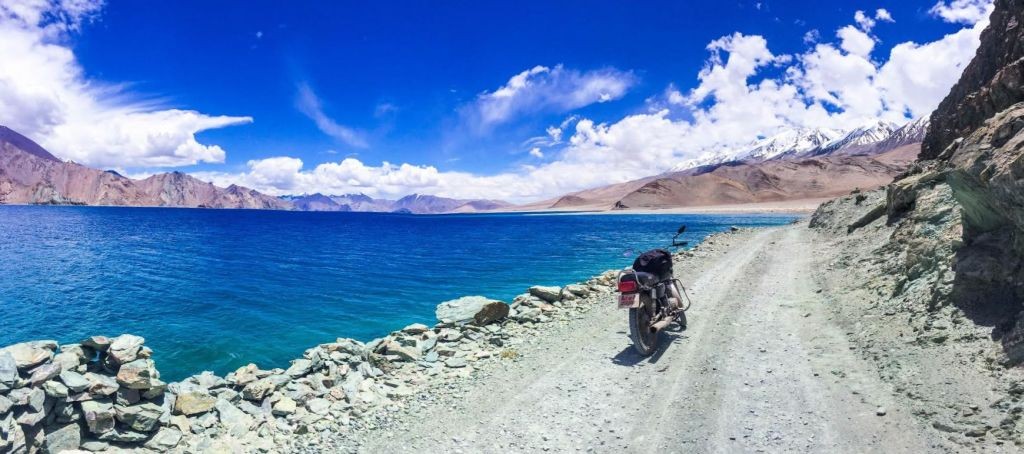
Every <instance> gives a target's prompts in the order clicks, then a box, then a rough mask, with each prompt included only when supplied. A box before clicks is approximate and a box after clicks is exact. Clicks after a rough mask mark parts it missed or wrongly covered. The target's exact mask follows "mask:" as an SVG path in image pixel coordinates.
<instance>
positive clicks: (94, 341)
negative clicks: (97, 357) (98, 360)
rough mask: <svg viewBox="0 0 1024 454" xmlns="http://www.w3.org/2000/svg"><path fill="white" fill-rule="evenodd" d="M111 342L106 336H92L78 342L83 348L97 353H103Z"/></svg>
mask: <svg viewBox="0 0 1024 454" xmlns="http://www.w3.org/2000/svg"><path fill="white" fill-rule="evenodd" d="M111 342H112V340H111V339H110V338H109V337H107V336H92V337H90V338H88V339H86V340H83V341H82V342H80V344H82V346H83V347H89V348H91V349H93V350H96V351H98V352H105V351H107V349H108V348H110V343H111Z"/></svg>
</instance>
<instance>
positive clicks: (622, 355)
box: [612, 326, 686, 367]
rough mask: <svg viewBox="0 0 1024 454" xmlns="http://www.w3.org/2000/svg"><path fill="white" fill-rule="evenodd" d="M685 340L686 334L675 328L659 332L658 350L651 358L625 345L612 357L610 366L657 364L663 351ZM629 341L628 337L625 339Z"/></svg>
mask: <svg viewBox="0 0 1024 454" xmlns="http://www.w3.org/2000/svg"><path fill="white" fill-rule="evenodd" d="M685 338H686V332H685V331H684V330H682V329H679V328H678V327H676V326H672V327H671V328H668V329H665V330H664V331H662V332H661V339H660V340H659V342H658V349H657V350H655V351H654V354H653V355H651V356H641V355H640V354H639V353H637V352H636V349H634V348H633V345H632V344H629V345H626V348H623V349H622V351H621V352H619V353H618V354H616V355H615V356H613V357H612V364H615V365H617V366H625V367H634V366H636V365H638V364H640V363H650V364H657V363H658V360H660V359H661V355H663V354H665V351H666V350H668V349H669V348H670V347H672V345H673V344H675V343H676V342H677V341H680V340H682V339H685ZM626 339H627V340H628V339H629V338H628V337H627V338H626Z"/></svg>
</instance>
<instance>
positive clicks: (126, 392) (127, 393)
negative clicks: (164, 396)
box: [114, 388, 142, 406]
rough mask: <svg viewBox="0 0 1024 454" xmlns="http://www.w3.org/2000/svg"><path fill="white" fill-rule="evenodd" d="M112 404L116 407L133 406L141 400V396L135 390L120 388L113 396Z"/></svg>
mask: <svg viewBox="0 0 1024 454" xmlns="http://www.w3.org/2000/svg"><path fill="white" fill-rule="evenodd" d="M114 396H115V397H114V403H115V404H116V405H122V406H127V405H135V404H136V403H138V402H139V400H142V395H141V394H139V390H137V389H129V388H121V389H119V390H117V393H115V394H114Z"/></svg>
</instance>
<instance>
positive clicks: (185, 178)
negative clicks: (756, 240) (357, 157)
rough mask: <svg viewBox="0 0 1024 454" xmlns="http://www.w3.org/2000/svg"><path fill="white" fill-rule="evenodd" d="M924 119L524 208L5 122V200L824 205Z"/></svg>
mask: <svg viewBox="0 0 1024 454" xmlns="http://www.w3.org/2000/svg"><path fill="white" fill-rule="evenodd" d="M927 126H928V123H927V120H926V119H922V120H917V121H913V122H910V123H907V124H906V125H904V126H902V127H897V126H896V125H894V124H892V123H888V122H883V121H878V122H875V123H871V124H868V125H865V126H863V127H861V128H856V129H854V130H852V131H848V132H842V131H836V130H831V129H824V128H815V129H791V130H786V131H782V132H780V133H778V134H776V135H774V136H770V137H765V138H762V139H759V140H757V141H754V142H753V143H751V144H750V145H749V146H747V147H743V148H740V149H734V150H724V151H719V152H716V153H712V154H708V155H705V156H702V157H701V158H698V159H696V160H691V161H688V162H685V163H681V164H680V165H679V166H677V167H676V168H675V169H676V170H674V171H670V172H668V173H665V174H661V175H655V176H651V177H647V178H642V179H639V180H634V181H629V182H625V183H619V184H614V185H609V186H604V187H599V188H592V189H587V190H584V191H579V192H575V193H571V194H567V195H564V196H561V197H558V198H555V199H550V200H545V201H541V202H536V203H530V204H526V205H512V204H509V203H507V202H503V201H499V200H458V199H450V198H445V197H438V196H432V195H421V194H412V195H408V196H405V197H402V198H400V199H398V200H389V199H376V198H372V197H369V196H367V195H364V194H344V195H324V194H303V195H292V196H282V197H273V196H270V195H266V194H262V193H260V192H258V191H256V190H253V189H249V188H245V187H241V186H236V185H232V186H229V187H227V188H221V187H218V186H215V185H213V184H211V183H207V182H204V181H201V180H198V179H196V178H194V177H192V176H190V175H188V174H185V173H181V172H170V173H162V174H157V175H153V176H151V177H148V178H145V179H141V180H135V179H131V178H127V177H124V176H122V175H120V174H118V173H116V172H114V171H103V170H97V169H93V168H90V167H86V166H83V165H80V164H76V163H74V162H67V161H62V160H60V159H58V158H57V157H55V156H54V155H53V154H51V153H49V152H48V151H47V150H45V149H43V148H42V147H41V146H39V145H38V144H36V143H35V142H33V141H32V140H30V139H29V138H27V137H25V136H23V135H21V134H19V133H17V132H15V131H13V130H11V129H9V128H6V127H3V126H0V204H58V205H114V206H163V207H201V208H248V209H272V210H300V211H371V212H399V213H413V214H433V213H474V212H486V211H538V210H574V211H575V210H609V209H637V208H641V209H662V208H676V207H698V206H708V205H732V204H746V203H760V202H778V201H789V200H803V199H820V198H826V197H834V196H836V195H840V194H845V193H847V192H849V191H850V190H852V189H855V188H873V187H877V186H880V185H883V184H886V183H888V182H889V181H891V180H892V178H893V177H894V176H896V175H897V174H899V173H900V172H902V171H903V170H904V169H905V168H906V167H907V166H908V165H909V163H910V162H911V161H913V159H914V158H916V156H917V152H918V151H919V149H920V142H921V140H922V138H923V136H924V132H925V130H926V129H927Z"/></svg>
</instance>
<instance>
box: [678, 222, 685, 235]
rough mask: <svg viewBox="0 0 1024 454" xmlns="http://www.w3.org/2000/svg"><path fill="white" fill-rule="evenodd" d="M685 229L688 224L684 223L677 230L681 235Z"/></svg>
mask: <svg viewBox="0 0 1024 454" xmlns="http://www.w3.org/2000/svg"><path fill="white" fill-rule="evenodd" d="M685 231H686V224H683V225H681V226H679V230H677V231H676V235H681V234H682V233H683V232H685Z"/></svg>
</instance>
